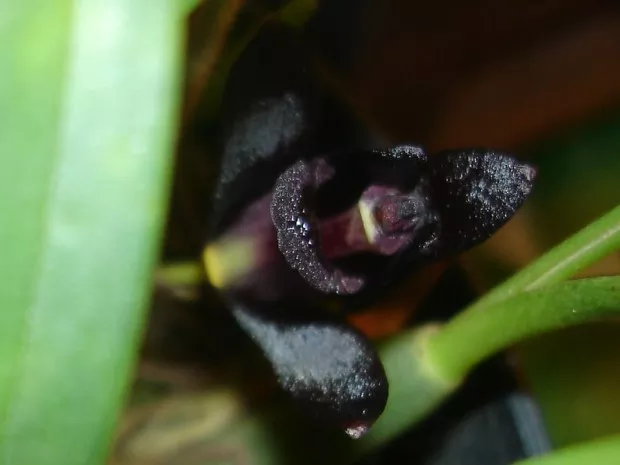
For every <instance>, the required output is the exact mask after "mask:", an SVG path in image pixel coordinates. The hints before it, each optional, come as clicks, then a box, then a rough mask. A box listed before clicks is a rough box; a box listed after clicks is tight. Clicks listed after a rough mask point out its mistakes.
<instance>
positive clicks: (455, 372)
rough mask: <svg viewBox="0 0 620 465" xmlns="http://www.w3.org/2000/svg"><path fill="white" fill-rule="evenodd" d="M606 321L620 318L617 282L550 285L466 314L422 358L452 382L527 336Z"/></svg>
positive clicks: (439, 335)
mask: <svg viewBox="0 0 620 465" xmlns="http://www.w3.org/2000/svg"><path fill="white" fill-rule="evenodd" d="M611 315H618V316H620V276H613V277H604V278H588V279H580V280H575V281H569V282H565V283H560V284H554V285H551V286H547V287H545V288H544V289H539V290H534V291H529V292H525V293H523V294H519V295H516V296H514V297H512V298H510V299H508V300H503V301H499V302H495V303H493V304H488V305H486V306H485V307H471V308H469V309H468V310H466V311H465V312H463V313H461V314H460V315H458V316H457V317H455V318H454V319H452V320H451V321H450V322H449V323H447V324H446V325H445V326H444V327H443V328H442V329H441V330H440V331H438V332H436V333H435V334H434V335H433V336H431V337H430V339H429V341H428V346H427V354H428V356H429V357H430V360H431V363H432V366H433V367H435V369H436V370H437V371H439V372H441V373H442V374H443V376H444V377H445V378H446V379H452V380H455V381H456V380H460V379H462V378H463V377H464V376H465V375H466V374H467V373H468V372H469V370H471V369H472V368H473V367H474V366H475V365H476V364H478V363H479V362H481V361H482V360H484V359H485V358H487V357H489V356H490V355H492V354H494V353H496V352H497V351H499V350H502V349H504V348H506V347H509V346H511V345H513V344H515V343H517V342H519V341H522V340H524V339H526V338H528V337H530V336H535V335H537V334H541V333H543V332H546V331H549V330H554V329H559V328H563V327H566V326H572V325H576V324H579V323H582V322H585V321H590V320H596V319H601V318H604V317H607V316H611Z"/></svg>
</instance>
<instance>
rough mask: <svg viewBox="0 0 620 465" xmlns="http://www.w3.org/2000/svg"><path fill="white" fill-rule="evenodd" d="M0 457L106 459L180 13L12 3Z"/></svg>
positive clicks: (161, 186)
mask: <svg viewBox="0 0 620 465" xmlns="http://www.w3.org/2000/svg"><path fill="white" fill-rule="evenodd" d="M0 24H1V25H0V40H2V43H4V44H10V46H8V47H4V48H3V50H2V52H1V54H0V67H1V68H2V69H3V79H2V80H1V81H0V107H2V108H3V110H4V112H5V118H3V123H2V125H0V152H1V153H3V154H4V155H3V157H2V167H1V169H0V173H2V180H1V182H0V216H1V217H2V220H3V226H2V228H1V229H0V256H1V257H2V260H3V268H2V271H1V273H2V274H1V275H0V279H1V280H0V305H1V309H2V310H1V312H0V464H7V465H8V464H24V465H26V464H32V465H34V464H36V465H45V464H50V465H51V464H53V465H57V464H61V463H62V464H63V465H71V464H97V463H103V462H104V461H105V458H106V456H107V449H108V446H109V441H110V437H111V432H112V430H113V427H114V424H115V421H116V419H117V415H118V412H119V409H120V407H121V404H122V400H123V394H124V391H125V389H126V387H127V381H128V377H129V374H130V369H131V367H132V362H133V359H134V357H135V352H136V347H137V342H138V338H139V336H140V327H141V324H142V316H143V309H144V307H145V303H146V300H147V297H148V294H149V290H150V284H151V272H152V267H153V264H154V262H155V259H156V255H157V246H158V241H159V238H160V234H161V227H162V219H163V215H164V213H165V204H166V199H167V192H168V189H167V188H168V180H169V177H170V168H171V160H172V157H171V151H172V146H173V135H174V131H175V124H174V123H173V122H174V121H175V120H176V118H175V115H176V112H177V107H178V96H179V93H180V92H179V91H180V89H179V77H180V76H179V69H180V59H181V57H182V53H181V52H182V46H181V45H182V40H183V34H182V32H183V31H182V26H183V17H182V11H181V8H180V6H179V4H178V2H173V1H171V0H149V1H145V0H134V1H126V0H92V1H80V0H77V1H30V2H11V3H6V2H5V5H4V8H3V20H2V22H1V23H0Z"/></svg>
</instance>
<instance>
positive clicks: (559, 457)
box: [513, 435, 620, 465]
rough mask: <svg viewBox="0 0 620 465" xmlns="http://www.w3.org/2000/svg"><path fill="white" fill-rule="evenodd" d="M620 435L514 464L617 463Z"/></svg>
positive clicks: (586, 464) (612, 464) (618, 460)
mask: <svg viewBox="0 0 620 465" xmlns="http://www.w3.org/2000/svg"><path fill="white" fill-rule="evenodd" d="M618 463H620V435H615V436H609V437H605V438H601V439H596V440H594V441H588V442H587V443H584V444H577V445H574V446H571V447H567V448H565V449H561V450H559V451H558V452H554V453H552V454H548V455H543V456H540V457H534V458H530V459H526V460H520V461H518V462H516V463H514V464H513V465H589V464H592V465H617V464H618Z"/></svg>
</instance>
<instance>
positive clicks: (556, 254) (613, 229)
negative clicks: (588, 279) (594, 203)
mask: <svg viewBox="0 0 620 465" xmlns="http://www.w3.org/2000/svg"><path fill="white" fill-rule="evenodd" d="M618 249H620V206H617V207H615V208H614V209H613V210H611V211H609V212H608V213H606V214H605V215H603V216H601V217H600V218H599V219H597V220H596V221H594V222H592V223H590V224H589V225H588V226H586V227H585V228H583V229H582V230H581V231H579V232H578V233H576V234H575V235H573V236H571V237H570V238H569V239H567V240H565V241H564V242H562V243H561V244H559V245H558V246H556V247H554V248H553V249H551V250H550V251H549V252H547V253H546V254H545V255H543V256H542V257H540V258H539V259H537V260H536V261H535V262H534V263H532V264H531V265H529V266H527V267H525V268H524V269H522V270H521V271H519V272H518V273H516V274H515V275H514V276H512V277H511V278H509V279H507V280H506V281H504V282H503V283H502V284H500V285H498V286H496V287H495V288H494V289H492V290H491V291H490V292H488V293H487V294H486V295H485V296H484V297H482V298H480V299H479V300H478V301H477V302H476V303H475V304H474V305H473V306H472V307H471V308H478V307H484V306H488V305H491V304H493V303H496V302H499V301H501V300H505V299H507V298H509V297H511V296H513V295H515V294H517V293H519V292H523V291H530V290H533V289H538V288H540V287H542V286H546V285H549V284H555V283H559V282H561V281H563V280H565V279H568V278H570V277H572V276H573V275H574V274H575V273H577V272H579V271H580V270H583V269H584V268H587V267H588V266H590V265H592V264H594V263H596V262H597V261H599V260H600V259H601V258H603V257H605V256H606V255H609V254H610V253H611V252H613V251H615V250H618Z"/></svg>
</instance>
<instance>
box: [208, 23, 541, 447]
mask: <svg viewBox="0 0 620 465" xmlns="http://www.w3.org/2000/svg"><path fill="white" fill-rule="evenodd" d="M307 56H308V53H307V52H306V51H305V50H304V46H303V44H302V42H300V41H299V39H298V38H297V37H296V36H295V34H294V33H293V32H291V31H290V30H288V29H286V28H284V27H283V26H280V25H274V24H270V25H267V26H265V27H264V28H263V30H262V31H261V32H260V33H259V35H258V36H257V37H256V39H255V40H254V41H253V42H252V43H251V44H250V45H249V46H248V47H247V49H246V50H245V51H244V53H243V54H242V56H241V57H240V58H239V60H238V61H237V63H236V64H235V66H234V67H233V69H232V70H231V74H230V78H229V82H228V86H227V89H226V92H225V95H224V100H223V108H224V114H223V118H222V122H223V129H222V135H223V142H222V146H221V152H222V166H221V174H220V178H219V182H218V185H217V188H216V192H215V202H214V212H213V215H212V226H213V227H212V231H211V237H210V239H209V241H208V243H207V246H206V247H205V250H204V262H205V267H206V271H207V274H208V276H209V278H210V281H211V283H212V284H213V285H214V286H215V287H216V288H218V289H219V290H220V291H221V293H222V295H223V296H224V298H225V299H226V301H227V302H228V304H229V306H230V308H231V310H232V313H233V315H234V316H235V318H236V319H237V321H238V323H239V324H240V326H241V327H242V328H243V329H244V330H245V331H246V332H247V333H248V334H249V335H250V336H251V337H252V338H253V339H254V341H255V342H256V343H257V344H258V345H259V346H260V348H261V349H262V351H263V353H264V354H265V356H266V357H267V358H268V359H269V361H270V362H271V364H272V366H273V369H274V372H275V374H276V376H277V378H278V381H279V383H280V385H281V387H282V388H283V389H284V390H285V391H286V392H287V393H289V394H290V395H291V396H292V398H293V399H294V400H295V401H296V402H297V403H298V405H301V406H302V407H304V408H305V410H307V411H308V412H311V413H312V414H314V415H315V416H316V417H318V418H320V419H321V420H323V421H326V422H329V423H331V424H334V425H336V426H338V427H340V428H342V429H343V430H344V431H345V432H346V433H347V434H349V435H350V436H351V437H354V438H357V437H360V436H361V435H362V434H363V433H364V432H365V431H367V429H368V428H369V427H370V425H371V424H372V423H373V422H374V420H376V419H377V418H378V416H379V415H380V414H381V412H382V411H383V409H384V407H385V403H386V401H387V395H388V383H387V380H386V377H385V372H384V370H383V367H382V365H381V363H380V361H379V359H378V357H377V354H376V352H375V350H374V349H373V347H372V346H371V344H370V343H369V342H368V341H367V340H366V339H365V338H364V336H363V335H362V334H360V333H359V332H358V331H356V330H355V329H354V328H352V327H350V326H348V325H347V324H346V323H345V322H344V319H343V317H342V316H340V315H337V314H334V312H330V311H327V310H326V309H325V308H326V306H325V305H324V302H323V301H324V300H325V297H328V296H341V297H343V298H345V297H346V296H358V295H363V294H364V293H365V292H371V291H373V290H376V289H380V288H382V286H384V285H385V283H386V282H389V281H390V280H393V279H396V278H397V277H398V275H399V274H403V273H406V272H408V271H411V270H412V269H414V268H416V267H420V266H421V265H423V264H425V263H428V262H430V261H434V260H438V259H442V258H445V257H449V256H452V255H454V254H457V253H459V252H461V251H463V250H465V249H467V248H470V247H472V246H474V245H476V244H478V243H480V242H482V241H484V240H486V239H487V238H488V237H489V236H491V235H492V234H493V233H494V232H495V231H496V230H497V229H498V228H500V227H501V226H502V225H503V224H504V223H506V221H508V220H509V219H510V218H511V217H512V215H513V214H514V213H515V211H516V210H517V209H518V208H519V207H520V206H521V204H522V203H523V201H524V200H525V199H526V197H527V196H528V194H529V192H530V190H531V187H532V182H533V179H534V174H535V173H534V170H533V169H532V168H531V167H529V166H527V165H524V164H521V163H519V162H517V161H516V160H515V159H514V158H512V157H510V156H508V155H505V154H502V153H498V152H493V151H486V150H458V151H450V152H444V153H439V154H436V155H434V156H431V157H429V156H427V154H426V153H425V152H424V150H423V149H422V148H421V147H418V146H415V145H399V146H396V147H392V148H387V149H384V148H377V147H375V146H373V144H372V141H370V140H368V138H364V137H363V136H360V134H362V135H363V132H360V131H359V126H356V124H354V122H353V120H352V118H351V117H350V116H348V115H347V114H346V113H345V112H343V111H342V108H341V107H339V106H338V105H337V103H336V101H335V100H334V99H333V97H332V96H331V95H330V94H329V93H328V92H326V90H325V89H324V88H323V87H322V86H321V85H320V83H319V82H317V80H316V79H315V77H314V75H313V73H312V72H311V69H310V66H309V65H308V62H307ZM412 395H415V393H412Z"/></svg>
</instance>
